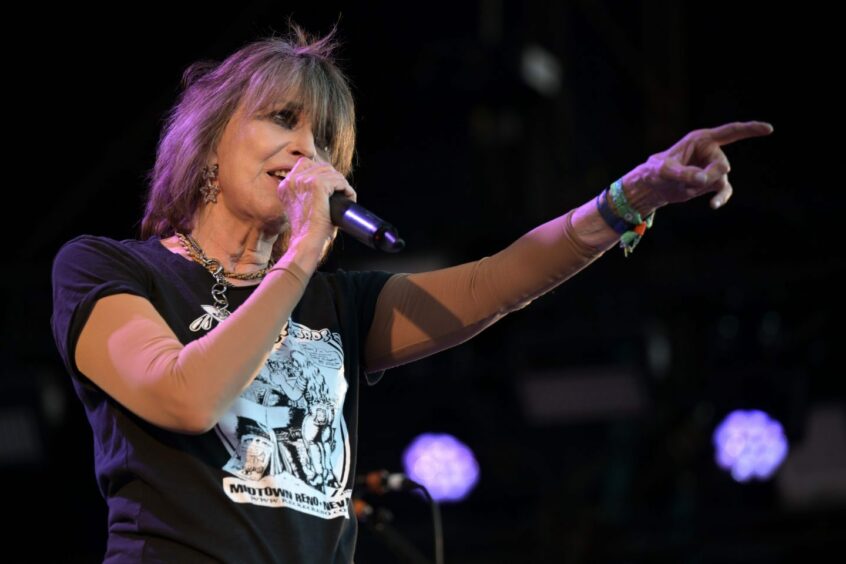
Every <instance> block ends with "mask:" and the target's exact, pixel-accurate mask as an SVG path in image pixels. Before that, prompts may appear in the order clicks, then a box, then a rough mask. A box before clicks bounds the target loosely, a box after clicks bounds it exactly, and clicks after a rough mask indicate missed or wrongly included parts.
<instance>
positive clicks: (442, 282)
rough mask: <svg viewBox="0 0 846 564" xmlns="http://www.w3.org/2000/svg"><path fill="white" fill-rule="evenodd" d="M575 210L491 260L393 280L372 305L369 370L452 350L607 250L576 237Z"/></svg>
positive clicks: (532, 232)
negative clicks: (574, 226)
mask: <svg viewBox="0 0 846 564" xmlns="http://www.w3.org/2000/svg"><path fill="white" fill-rule="evenodd" d="M574 212H575V210H571V211H570V212H568V213H566V214H564V215H563V216H560V217H558V218H555V219H553V220H552V221H549V222H547V223H545V224H543V225H541V226H539V227H536V228H535V229H533V230H532V231H530V232H528V233H526V234H525V235H523V236H522V237H521V238H520V239H518V240H517V241H515V242H514V243H512V244H511V245H509V246H508V247H507V248H506V249H504V250H502V251H500V252H498V253H496V254H494V255H492V256H489V257H484V258H482V259H480V260H477V261H474V262H468V263H465V264H461V265H458V266H453V267H450V268H444V269H441V270H435V271H431V272H421V273H417V274H396V275H394V276H392V277H391V278H390V279H389V280H388V282H386V283H385V286H384V287H383V288H382V291H381V292H380V294H379V298H378V300H377V303H376V311H375V313H374V318H373V324H372V325H371V327H370V331H369V333H368V336H367V342H366V345H365V366H366V367H367V368H366V369H367V371H368V372H375V371H377V370H385V369H388V368H391V367H394V366H399V365H401V364H405V363H408V362H411V361H413V360H417V359H420V358H423V357H425V356H429V355H431V354H434V353H436V352H438V351H442V350H444V349H447V348H450V347H453V346H455V345H458V344H460V343H463V342H464V341H466V340H468V339H469V338H471V337H473V336H474V335H476V334H478V333H479V332H481V331H482V330H483V329H485V328H486V327H489V326H490V325H492V324H493V323H495V322H496V321H498V320H499V319H500V318H502V317H503V316H504V315H506V314H508V313H509V312H512V311H515V310H518V309H521V308H523V307H525V306H527V305H528V304H529V303H530V302H531V301H532V300H534V299H535V298H537V297H538V296H541V295H543V294H545V293H546V292H548V291H550V290H552V289H553V288H555V287H556V286H558V285H559V284H561V283H562V282H564V281H565V280H567V279H568V278H570V277H571V276H573V275H574V274H576V273H577V272H579V271H580V270H581V269H583V268H584V267H585V266H587V265H588V264H590V263H591V262H593V261H594V260H596V259H597V258H598V257H600V256H602V255H603V254H604V253H605V250H598V249H594V248H592V247H590V246H588V245H585V244H584V243H583V242H582V241H580V240H579V238H578V236H577V235H576V232H575V229H574V228H573V224H572V216H573V213H574Z"/></svg>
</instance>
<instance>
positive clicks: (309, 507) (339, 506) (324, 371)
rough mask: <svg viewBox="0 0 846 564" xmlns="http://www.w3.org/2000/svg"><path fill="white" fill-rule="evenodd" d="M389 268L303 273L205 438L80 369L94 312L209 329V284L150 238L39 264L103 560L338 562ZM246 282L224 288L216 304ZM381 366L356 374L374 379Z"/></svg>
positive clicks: (347, 543)
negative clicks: (135, 304) (48, 272)
mask: <svg viewBox="0 0 846 564" xmlns="http://www.w3.org/2000/svg"><path fill="white" fill-rule="evenodd" d="M391 275H392V274H391V273H389V272H382V271H374V272H346V271H343V270H338V271H337V272H334V273H324V272H320V271H318V272H315V273H314V275H313V276H312V278H311V279H310V281H309V283H308V286H307V288H306V290H305V293H304V294H303V297H302V299H301V300H300V302H299V303H298V305H297V306H296V307H295V308H294V310H293V312H292V314H291V316H290V318H289V320H288V323H287V325H286V327H285V329H283V331H282V333H281V334H280V338H279V339H278V340H277V342H276V344H275V345H274V346H273V350H272V352H271V354H270V355H269V357H268V359H267V361H266V363H265V365H264V367H262V369H261V371H260V373H259V374H258V376H257V377H256V378H255V380H254V381H253V383H252V384H251V385H250V386H249V388H247V389H246V390H245V391H244V393H243V394H242V395H241V397H240V398H238V399H237V400H236V401H235V403H234V404H233V405H232V407H231V409H230V410H229V412H228V413H227V414H226V415H224V416H223V417H222V418H221V419H220V420H219V421H218V423H217V425H216V426H215V428H214V429H212V430H211V431H209V432H207V433H205V434H202V435H186V434H181V433H174V432H171V431H167V430H165V429H162V428H160V427H157V426H155V425H153V424H151V423H148V422H147V421H145V420H143V419H141V418H140V417H138V416H136V415H135V414H134V413H132V412H131V411H129V410H128V409H126V408H125V407H124V406H122V405H121V404H119V403H118V402H116V401H115V400H114V399H113V398H112V397H111V396H109V395H108V394H106V393H105V392H104V391H103V390H102V389H101V388H99V387H98V386H97V385H96V384H94V383H93V382H92V381H91V380H90V379H88V378H87V377H86V376H85V375H84V374H82V373H81V372H80V371H79V370H78V368H77V366H76V363H75V360H74V350H75V348H76V342H77V339H78V338H79V334H80V332H81V329H82V327H83V326H84V324H85V322H86V321H87V319H88V316H89V315H90V313H91V310H92V308H93V306H94V303H95V302H96V301H97V300H98V299H100V298H102V297H105V296H108V295H111V294H118V293H129V294H135V295H138V296H142V297H144V298H146V299H147V300H149V301H150V302H151V303H152V304H153V305H154V307H155V308H156V310H157V311H158V312H159V313H160V314H161V315H162V317H163V318H164V319H165V320H166V321H167V323H168V325H169V326H170V327H171V328H172V330H173V331H174V333H175V334H176V335H177V337H178V338H179V340H180V341H181V342H182V343H183V344H187V343H189V342H190V341H192V340H194V339H197V338H199V337H201V336H203V335H205V334H206V333H207V332H208V331H210V330H211V329H212V328H213V327H214V326H216V324H217V323H218V322H223V323H225V320H223V321H220V320H219V319H218V316H216V313H217V311H216V309H215V308H214V307H213V304H212V303H211V302H212V299H211V287H212V283H213V281H214V280H213V278H212V276H211V275H210V274H209V273H208V271H206V270H205V269H204V268H203V267H202V266H200V265H199V264H197V263H194V262H191V261H188V260H186V259H185V258H183V257H181V256H179V255H176V254H174V253H172V252H171V251H169V250H168V249H166V248H165V247H164V246H163V245H162V243H161V241H160V240H159V238H158V237H155V236H154V237H151V238H149V239H148V240H146V241H140V240H124V241H116V240H113V239H109V238H106V237H97V236H91V235H82V236H79V237H77V238H75V239H73V240H71V241H69V242H67V243H66V244H65V245H64V246H63V247H62V248H61V249H60V250H59V252H58V253H57V255H56V258H55V260H54V263H53V316H52V319H51V323H52V329H53V335H54V338H55V340H56V344H57V346H58V349H59V352H60V354H61V356H62V358H63V360H64V362H65V365H66V367H67V369H68V371H69V373H70V375H71V378H72V382H73V386H74V388H75V390H76V392H77V395H78V396H79V398H80V400H81V401H82V403H83V405H84V407H85V412H86V415H87V417H88V421H89V423H90V424H91V428H92V431H93V435H94V453H95V471H96V477H97V483H98V487H99V489H100V492H101V493H102V495H103V497H104V498H105V499H106V502H107V504H108V509H109V520H108V527H109V533H108V546H107V549H106V555H105V561H106V562H127V561H132V562H238V563H252V562H279V563H283V562H284V563H288V562H321V563H323V562H351V561H352V558H353V551H354V545H355V536H356V520H355V516H354V515H353V513H352V507H351V503H350V497H351V495H352V487H353V483H354V472H355V462H356V445H357V434H356V432H357V429H356V425H357V419H358V417H357V409H358V391H359V377H360V376H363V368H362V366H361V363H362V359H363V350H364V340H365V337H366V335H367V331H368V330H369V328H370V324H371V322H372V320H373V313H374V309H375V305H376V299H377V297H378V295H379V292H380V291H381V289H382V286H384V284H385V282H387V280H388V278H390V276H391ZM254 289H255V286H249V287H233V288H229V289H228V290H227V297H228V299H229V309H230V311H235V310H236V309H237V308H238V306H240V305H241V304H242V303H244V301H245V300H246V299H247V298H248V297H249V295H250V294H251V292H252V291H253V290H254ZM380 376H381V373H378V374H368V375H367V377H368V380H369V381H371V382H375V381H376V380H377V379H378V378H379V377H380Z"/></svg>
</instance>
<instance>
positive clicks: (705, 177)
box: [696, 172, 708, 184]
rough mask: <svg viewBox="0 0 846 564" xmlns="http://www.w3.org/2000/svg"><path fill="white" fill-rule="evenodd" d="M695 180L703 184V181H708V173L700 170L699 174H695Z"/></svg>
mask: <svg viewBox="0 0 846 564" xmlns="http://www.w3.org/2000/svg"><path fill="white" fill-rule="evenodd" d="M696 181H697V182H699V183H700V184H705V182H707V181H708V175H707V174H705V173H704V172H700V173H699V174H697V175H696Z"/></svg>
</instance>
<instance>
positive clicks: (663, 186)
mask: <svg viewBox="0 0 846 564" xmlns="http://www.w3.org/2000/svg"><path fill="white" fill-rule="evenodd" d="M772 132H773V126H772V125H770V124H769V123H766V122H763V121H746V122H733V123H727V124H725V125H721V126H718V127H713V128H707V129H696V130H694V131H691V132H690V133H688V134H687V135H685V136H684V137H683V138H682V139H681V140H680V141H678V142H677V143H676V144H675V145H673V146H672V147H670V148H669V149H667V150H666V151H663V152H661V153H656V154H654V155H652V156H650V157H649V159H648V160H647V161H646V162H645V163H643V164H642V165H640V166H638V167H637V168H635V169H634V170H632V171H631V172H629V173H628V174H626V175H625V176H624V177H623V187H624V189H625V192H626V196H627V198H628V199H629V202H630V203H631V205H632V206H633V207H634V208H635V209H636V210H637V211H638V212H640V213H641V214H642V215H646V214H649V213H650V212H652V211H654V210H656V209H658V208H660V207H662V206H665V205H667V204H674V203H678V202H686V201H687V200H691V199H693V198H696V197H698V196H701V195H702V194H705V193H708V192H716V194H715V195H714V196H713V197H712V198H711V207H712V208H713V209H717V208H719V207H720V206H722V205H723V204H725V203H726V201H727V200H728V199H729V198H730V197H731V195H732V186H731V184H730V183H729V181H728V173H729V171H730V170H731V165H730V164H729V161H728V158H727V157H726V155H725V153H723V151H722V149H721V148H720V147H722V146H723V145H728V144H730V143H734V142H735V141H740V140H742V139H747V138H750V137H762V136H764V135H769V134H770V133H772Z"/></svg>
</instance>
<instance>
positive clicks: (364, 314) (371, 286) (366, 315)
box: [346, 270, 394, 385]
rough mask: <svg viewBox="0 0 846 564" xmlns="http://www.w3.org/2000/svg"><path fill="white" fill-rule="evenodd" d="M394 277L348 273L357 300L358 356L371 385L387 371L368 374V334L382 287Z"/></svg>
mask: <svg viewBox="0 0 846 564" xmlns="http://www.w3.org/2000/svg"><path fill="white" fill-rule="evenodd" d="M393 275H394V273H393V272H385V271H383V270H373V271H362V272H356V271H351V272H347V273H346V276H347V279H348V280H349V282H350V286H351V288H352V291H353V294H354V299H355V309H356V315H357V320H358V329H359V340H358V342H359V351H358V354H359V358H360V359H361V363H362V366H363V369H364V371H365V377H366V378H367V382H368V383H369V384H371V385H372V384H375V383H376V382H378V381H379V380H380V379H381V378H382V376H383V375H384V374H385V371H384V370H380V371H379V372H374V373H372V374H368V373H367V367H366V366H364V345H365V343H366V342H367V334H368V333H369V332H370V326H371V325H372V324H373V317H374V314H375V312H376V300H377V299H378V298H379V292H381V291H382V287H383V286H384V285H385V283H386V282H387V281H388V279H389V278H390V277H391V276H393Z"/></svg>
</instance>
